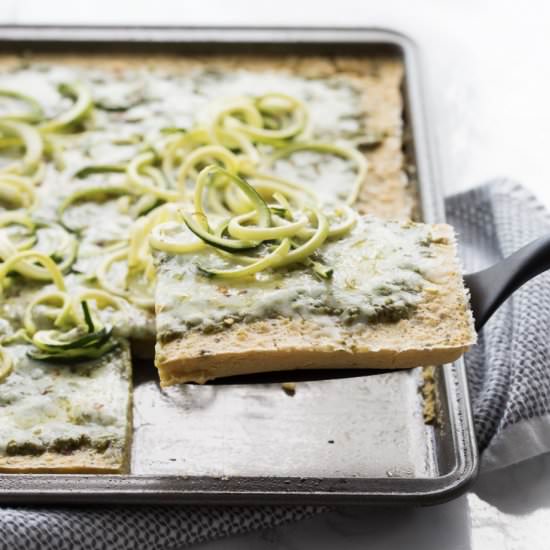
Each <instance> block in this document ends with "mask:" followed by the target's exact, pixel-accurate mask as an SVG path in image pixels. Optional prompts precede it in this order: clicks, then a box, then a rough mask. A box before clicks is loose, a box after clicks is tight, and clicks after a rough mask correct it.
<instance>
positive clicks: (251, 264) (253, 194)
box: [149, 166, 355, 278]
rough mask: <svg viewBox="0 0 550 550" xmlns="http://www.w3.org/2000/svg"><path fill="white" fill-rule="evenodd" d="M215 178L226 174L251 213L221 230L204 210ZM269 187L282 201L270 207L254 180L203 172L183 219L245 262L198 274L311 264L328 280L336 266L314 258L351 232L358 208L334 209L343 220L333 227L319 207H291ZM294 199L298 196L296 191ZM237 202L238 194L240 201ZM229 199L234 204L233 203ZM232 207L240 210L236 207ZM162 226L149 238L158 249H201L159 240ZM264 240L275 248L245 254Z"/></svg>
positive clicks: (229, 274)
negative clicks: (260, 254) (329, 240)
mask: <svg viewBox="0 0 550 550" xmlns="http://www.w3.org/2000/svg"><path fill="white" fill-rule="evenodd" d="M216 176H223V177H224V178H226V179H227V180H228V182H229V183H230V184H231V185H233V188H235V189H237V190H238V191H239V192H240V193H242V198H241V205H244V206H245V207H246V210H247V211H246V212H245V213H244V214H238V215H236V216H232V217H230V218H229V219H227V220H225V221H223V222H222V223H221V224H218V226H217V229H213V228H212V224H211V223H210V221H209V219H208V216H207V214H206V212H205V210H204V194H205V190H207V189H208V188H209V187H212V186H215V185H216V183H215V177H216ZM225 191H227V189H226V190H225ZM270 191H271V193H272V197H273V198H274V199H275V200H276V201H277V202H278V205H274V206H271V207H270V206H269V205H268V204H267V203H266V202H265V200H264V199H263V198H262V196H261V195H260V194H259V193H258V192H257V191H256V189H255V188H254V187H253V186H252V185H251V184H250V183H248V182H247V181H246V180H245V179H243V178H241V177H239V176H237V175H235V174H232V173H230V172H228V171H227V170H224V169H223V168H220V167H219V166H208V167H206V168H204V169H203V170H202V171H201V173H200V174H199V176H198V178H197V182H196V185H195V195H194V199H193V206H194V211H193V212H185V211H184V212H182V217H183V221H184V222H185V224H186V226H187V228H188V229H189V230H190V231H191V232H192V233H193V234H194V235H195V236H196V237H197V238H199V239H201V240H202V241H203V242H204V244H205V245H209V246H210V247H211V249H212V250H214V251H216V252H217V253H218V254H220V255H222V256H223V257H224V258H226V259H229V260H233V261H234V262H235V263H238V264H245V265H244V266H241V267H236V268H235V269H226V270H220V269H215V268H210V267H208V266H205V265H203V264H199V266H198V269H199V273H201V274H202V275H205V276H208V277H220V278H240V277H248V276H251V275H255V274H256V273H258V272H260V271H263V270H265V269H272V268H278V267H283V266H287V265H290V264H293V263H306V265H308V266H310V267H313V268H314V270H315V272H316V273H317V274H318V275H320V276H322V277H323V278H329V277H330V274H331V273H332V271H331V269H330V268H326V269H324V268H323V266H322V265H321V264H320V263H319V262H315V261H312V260H311V259H310V256H312V255H313V254H314V253H315V252H316V251H317V250H318V248H319V247H320V246H322V244H323V243H324V242H325V241H326V239H327V238H329V237H331V236H334V237H338V236H341V235H343V234H345V233H347V232H348V231H349V230H351V228H352V227H353V224H354V223H355V215H354V213H353V211H352V210H351V209H350V208H349V207H346V206H342V207H341V208H336V209H334V212H333V213H332V214H333V217H335V218H337V219H338V221H339V223H337V224H335V225H334V227H333V228H332V229H331V224H330V222H329V220H328V218H327V216H326V215H325V214H323V212H322V211H321V209H320V208H314V207H307V208H306V209H305V210H304V211H303V212H300V211H292V208H291V205H290V202H289V200H288V199H287V198H286V197H285V195H283V194H281V193H280V191H279V190H277V191H273V189H271V190H270ZM290 197H291V198H294V196H293V195H292V194H291V195H290ZM237 200H238V198H237V197H236V198H235V201H237ZM228 203H229V205H231V201H228ZM233 210H237V208H235V207H233ZM239 210H240V208H239ZM176 227H177V226H176V225H175V224H174V223H171V224H170V225H167V224H164V225H163V226H160V228H162V230H166V229H168V228H171V229H175V228H176ZM160 228H159V229H158V230H157V233H156V238H155V239H150V241H149V242H150V244H151V246H153V247H154V248H156V249H158V250H161V251H164V252H169V253H172V254H173V253H180V254H181V253H186V254H188V253H192V252H197V251H198V249H197V248H195V247H194V246H193V247H191V246H189V245H184V244H182V245H180V246H178V245H176V244H175V243H172V242H169V241H166V240H163V239H159V238H158V232H159V231H160ZM331 230H332V235H331ZM153 231H155V230H153ZM262 243H264V244H265V243H272V244H273V246H274V248H273V249H272V250H271V251H270V252H269V253H268V254H267V255H265V256H263V257H257V256H248V255H246V254H244V255H243V252H245V253H246V252H247V251H251V250H255V249H258V247H259V246H260V245H261V244H262ZM274 243H277V244H274Z"/></svg>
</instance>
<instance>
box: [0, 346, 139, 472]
mask: <svg viewBox="0 0 550 550" xmlns="http://www.w3.org/2000/svg"><path fill="white" fill-rule="evenodd" d="M28 349H29V346H27V345H13V346H9V347H7V348H5V351H6V352H7V353H9V354H10V357H11V358H12V360H13V365H14V366H13V371H12V372H11V374H10V375H9V376H8V377H7V378H5V379H4V381H3V382H1V383H0V472H9V473H15V472H28V473H46V472H52V473H109V472H112V473H122V472H124V471H126V470H127V467H128V459H129V454H130V440H131V435H130V434H131V428H130V427H131V363H130V353H129V348H128V346H127V345H126V344H123V343H121V344H120V345H119V347H117V348H115V350H113V351H112V352H110V353H108V354H107V355H104V356H103V357H101V358H100V359H97V360H94V361H86V362H84V363H78V364H75V365H62V364H51V363H46V362H41V361H40V362H39V361H33V360H32V359H30V358H28V356H27V351H28Z"/></svg>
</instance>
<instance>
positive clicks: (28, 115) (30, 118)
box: [0, 89, 44, 123]
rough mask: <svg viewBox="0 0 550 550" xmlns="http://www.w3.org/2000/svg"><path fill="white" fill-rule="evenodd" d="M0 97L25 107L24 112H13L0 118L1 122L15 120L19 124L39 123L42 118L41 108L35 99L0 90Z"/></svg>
mask: <svg viewBox="0 0 550 550" xmlns="http://www.w3.org/2000/svg"><path fill="white" fill-rule="evenodd" d="M0 97H7V98H10V99H15V100H17V101H19V102H21V103H23V104H25V105H26V107H27V109H26V110H24V111H14V112H11V113H8V114H5V115H2V116H1V117H0V118H1V119H3V120H17V121H19V122H30V123H33V122H40V121H41V120H42V119H43V118H44V111H43V110H42V106H41V105H40V103H39V102H38V101H36V99H34V98H33V97H30V96H28V95H25V94H22V93H21V92H17V91H15V90H6V89H0Z"/></svg>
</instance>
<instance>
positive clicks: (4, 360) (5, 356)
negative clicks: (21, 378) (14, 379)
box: [0, 345, 13, 384]
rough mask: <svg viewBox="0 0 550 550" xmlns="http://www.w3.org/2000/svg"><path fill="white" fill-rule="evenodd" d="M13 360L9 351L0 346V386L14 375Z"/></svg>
mask: <svg viewBox="0 0 550 550" xmlns="http://www.w3.org/2000/svg"><path fill="white" fill-rule="evenodd" d="M12 371H13V360H12V358H11V356H10V354H9V353H8V351H7V350H6V349H5V348H4V347H2V345H0V384H1V383H2V382H3V381H4V380H5V379H6V378H7V377H8V376H9V375H10V374H11V373H12Z"/></svg>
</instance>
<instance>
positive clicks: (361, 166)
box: [266, 141, 368, 204]
mask: <svg viewBox="0 0 550 550" xmlns="http://www.w3.org/2000/svg"><path fill="white" fill-rule="evenodd" d="M299 151H314V152H317V153H329V154H332V155H336V156H339V157H342V158H345V159H348V160H351V161H353V162H354V163H355V165H356V168H357V175H356V177H355V180H354V182H353V185H352V188H351V192H350V193H349V195H348V198H347V199H346V203H347V204H353V203H354V202H355V201H356V200H357V196H358V195H359V191H360V190H361V186H362V184H363V182H364V181H365V177H366V176H367V170H368V162H367V159H366V158H365V156H364V155H363V154H362V153H361V152H360V151H359V150H357V149H355V148H354V147H343V146H339V145H332V144H330V143H323V142H315V141H309V142H296V143H292V144H291V145H288V146H287V147H285V148H283V149H279V150H278V151H276V152H275V153H273V154H272V155H271V157H270V158H269V159H268V160H267V162H266V167H267V168H270V167H272V166H273V164H274V163H275V162H276V161H277V160H279V159H282V158H285V157H288V156H290V155H292V154H293V153H297V152H299Z"/></svg>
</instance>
